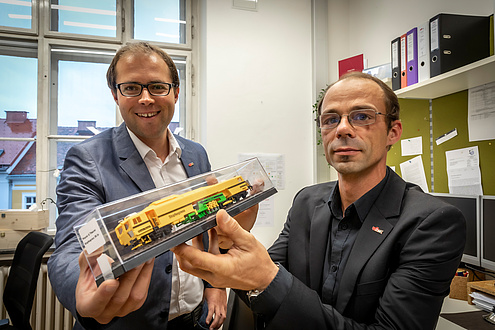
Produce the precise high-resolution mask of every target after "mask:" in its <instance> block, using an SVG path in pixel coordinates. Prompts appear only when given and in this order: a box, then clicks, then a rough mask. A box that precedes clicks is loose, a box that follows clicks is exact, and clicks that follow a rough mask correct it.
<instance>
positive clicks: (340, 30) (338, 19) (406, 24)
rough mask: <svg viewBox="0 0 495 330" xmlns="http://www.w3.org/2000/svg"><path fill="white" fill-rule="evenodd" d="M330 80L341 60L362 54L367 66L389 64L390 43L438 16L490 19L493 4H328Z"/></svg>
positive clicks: (449, 0)
mask: <svg viewBox="0 0 495 330" xmlns="http://www.w3.org/2000/svg"><path fill="white" fill-rule="evenodd" d="M328 1H329V6H328V15H329V48H330V63H331V65H330V78H331V79H332V80H335V79H337V77H338V66H337V63H338V61H339V60H341V59H343V58H346V57H349V56H353V55H357V54H361V53H363V54H364V56H365V58H367V59H368V66H369V67H373V66H377V65H382V64H385V63H390V42H391V41H392V40H393V39H395V38H397V37H398V36H400V35H401V34H403V33H405V32H407V31H409V30H410V29H412V28H413V27H415V26H418V25H419V24H420V23H422V22H426V21H428V20H429V19H430V18H431V17H433V16H435V15H436V14H439V13H452V14H467V15H485V16H488V15H491V14H493V8H494V1H493V0H469V1H468V0H415V1H410V0H373V1H370V0H328Z"/></svg>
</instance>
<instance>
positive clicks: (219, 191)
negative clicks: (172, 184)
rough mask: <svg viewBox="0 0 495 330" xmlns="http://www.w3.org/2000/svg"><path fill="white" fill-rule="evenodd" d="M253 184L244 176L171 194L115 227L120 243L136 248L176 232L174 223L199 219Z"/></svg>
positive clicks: (230, 200) (244, 193) (225, 204)
mask: <svg viewBox="0 0 495 330" xmlns="http://www.w3.org/2000/svg"><path fill="white" fill-rule="evenodd" d="M251 188H252V187H251V186H250V185H249V183H248V182H247V181H245V180H244V179H243V178H242V177H241V176H236V177H234V178H232V179H228V180H225V181H223V182H220V183H217V184H214V185H211V186H206V187H201V188H197V189H194V190H192V191H189V192H186V193H184V194H181V195H170V196H167V197H165V198H162V199H160V200H158V201H155V202H153V203H151V204H150V205H149V206H147V207H146V208H145V209H144V210H142V211H141V212H138V213H133V214H130V215H128V216H127V217H125V218H124V219H123V220H122V221H120V223H119V224H118V225H117V227H116V228H115V233H116V234H117V237H118V239H119V242H120V244H122V245H124V246H128V245H132V246H133V249H135V248H137V247H139V246H141V245H144V244H147V243H149V242H151V241H153V240H155V239H158V238H160V237H163V236H165V235H167V234H170V233H171V232H172V226H174V225H175V226H180V225H183V224H186V223H190V222H193V221H197V220H199V219H202V218H204V217H207V216H208V215H210V214H212V213H215V212H216V211H218V210H219V209H220V208H225V207H227V206H228V205H229V204H231V203H235V202H237V201H238V200H239V199H242V198H245V197H246V196H247V190H248V189H251Z"/></svg>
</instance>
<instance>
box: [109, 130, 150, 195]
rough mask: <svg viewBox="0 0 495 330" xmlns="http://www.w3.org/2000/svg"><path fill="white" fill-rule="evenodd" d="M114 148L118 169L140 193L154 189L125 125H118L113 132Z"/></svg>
mask: <svg viewBox="0 0 495 330" xmlns="http://www.w3.org/2000/svg"><path fill="white" fill-rule="evenodd" d="M114 144H115V145H114V148H115V150H117V153H118V156H119V158H120V160H121V163H120V168H121V169H122V170H123V171H124V172H125V173H126V174H127V175H128V176H129V178H130V179H131V180H132V181H133V182H134V183H135V184H136V185H137V186H138V187H139V189H140V190H141V191H146V190H150V189H153V188H155V184H154V183H153V179H152V178H151V175H150V173H149V171H148V168H147V167H146V164H145V163H144V161H143V159H142V158H141V155H140V154H139V152H138V151H137V149H136V147H135V146H134V143H132V140H131V137H130V136H129V133H128V132H127V128H126V126H125V124H122V125H120V126H119V127H118V128H117V129H116V131H115V138H114Z"/></svg>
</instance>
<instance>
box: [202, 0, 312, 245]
mask: <svg viewBox="0 0 495 330" xmlns="http://www.w3.org/2000/svg"><path fill="white" fill-rule="evenodd" d="M203 5H204V7H205V8H203V9H204V12H205V13H206V15H205V17H202V23H201V33H202V40H203V43H204V44H203V47H202V49H203V52H202V54H201V71H200V75H201V78H200V87H199V90H200V91H201V125H202V126H201V142H202V143H203V144H204V145H205V146H206V148H207V150H208V152H209V155H210V160H211V163H212V167H213V168H218V167H222V166H226V165H229V164H232V163H236V162H237V161H238V154H239V153H275V154H282V155H284V156H285V189H284V190H280V191H279V193H278V194H277V195H275V197H274V206H275V208H274V210H275V212H274V215H275V216H274V220H275V222H274V226H273V227H260V228H255V229H254V230H253V233H254V235H256V237H257V238H258V239H260V241H261V242H262V243H263V244H265V246H269V245H271V243H272V242H273V240H274V239H275V238H276V237H277V236H278V233H279V232H280V230H281V228H282V225H283V223H284V221H285V218H286V215H287V211H288V209H289V207H290V205H291V202H292V198H293V196H294V195H295V193H296V192H297V191H298V190H299V189H300V188H302V187H304V186H306V185H309V184H311V183H312V176H313V147H312V144H313V136H312V132H313V126H312V125H313V121H312V113H311V111H312V109H311V106H312V67H311V63H312V57H311V56H312V55H311V0H304V1H302V0H270V1H264V0H262V1H258V11H246V10H239V9H234V8H233V7H232V0H208V1H204V4H203Z"/></svg>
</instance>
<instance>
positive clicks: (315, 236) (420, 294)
mask: <svg viewBox="0 0 495 330" xmlns="http://www.w3.org/2000/svg"><path fill="white" fill-rule="evenodd" d="M334 185H335V182H333V183H324V184H318V185H314V186H311V187H307V188H304V189H302V190H301V191H300V192H299V193H298V194H297V195H296V197H295V199H294V202H293V206H292V208H291V209H290V211H289V214H288V218H287V221H286V223H285V225H284V228H283V230H282V232H281V234H280V236H279V238H278V239H277V241H276V242H275V243H274V244H273V246H272V247H271V248H270V249H269V253H270V255H271V257H272V259H273V260H274V261H275V262H279V263H280V264H281V270H280V272H287V271H288V272H290V274H289V276H290V277H289V278H292V281H290V282H289V283H288V285H289V289H288V290H286V292H283V294H285V297H284V298H283V301H282V303H281V304H280V306H277V307H276V308H273V306H271V307H268V305H267V304H266V302H267V301H266V299H267V297H266V296H265V298H263V295H264V294H265V293H263V294H262V295H260V296H259V299H257V300H255V301H254V302H253V306H252V307H253V310H255V311H256V312H258V313H262V314H263V313H265V312H267V314H265V315H263V317H264V321H265V324H266V329H364V328H386V329H434V327H435V325H436V322H437V320H438V315H439V313H440V309H441V306H442V303H443V299H444V297H445V296H446V295H447V294H448V292H449V288H450V282H451V279H452V277H453V276H454V274H455V271H456V268H457V267H458V265H459V262H460V258H461V255H462V252H463V249H464V244H465V237H466V226H465V220H464V218H463V216H462V214H461V212H460V211H459V210H458V209H456V208H454V207H453V206H451V205H449V204H446V203H444V202H442V201H440V200H438V199H437V198H435V197H432V196H431V195H428V194H425V193H423V192H422V191H421V189H420V188H419V187H417V186H415V185H412V184H408V183H406V182H404V181H403V180H402V179H401V178H400V177H399V176H398V175H397V174H395V173H394V172H392V173H390V175H389V178H388V180H387V183H386V185H385V187H384V188H383V190H382V192H381V193H380V195H379V197H378V198H377V200H376V202H375V203H374V205H373V206H372V208H371V210H370V212H369V214H368V216H367V217H366V219H364V222H363V224H362V227H361V229H360V231H359V233H358V236H357V238H356V241H355V243H354V245H353V247H352V250H351V254H350V256H349V260H348V262H347V265H346V267H345V270H344V273H343V275H342V279H341V283H340V286H339V291H338V298H337V301H336V304H335V306H331V305H329V304H325V303H323V302H322V300H321V296H322V292H321V287H322V273H323V267H324V259H325V258H327V254H326V247H327V239H328V232H329V230H330V227H329V226H330V221H329V220H330V214H331V213H330V208H329V206H328V199H329V196H330V192H331V191H332V189H333V187H334ZM373 227H377V228H378V229H379V230H383V232H382V233H381V234H380V233H379V232H377V231H376V230H373ZM377 228H375V229H377ZM280 272H279V273H280ZM279 275H280V274H279ZM279 275H277V277H279ZM286 275H287V274H286ZM280 278H283V276H280ZM286 278H287V276H286ZM286 285H287V283H286ZM270 290H281V289H280V286H279V285H278V284H277V281H274V282H272V284H270V286H269V287H268V288H267V290H266V292H268V293H269V292H270ZM263 300H265V301H263Z"/></svg>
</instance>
